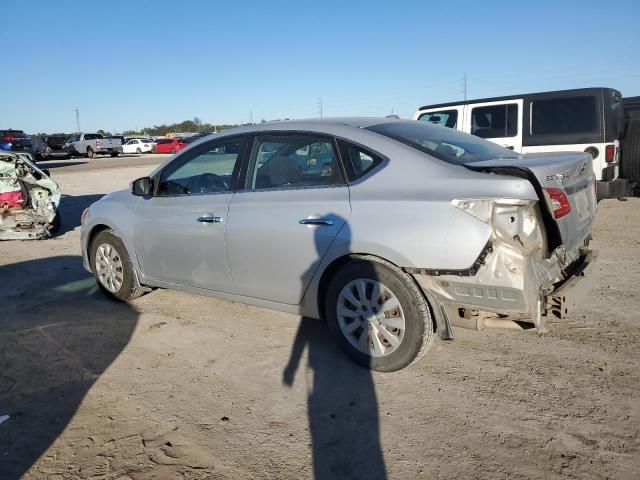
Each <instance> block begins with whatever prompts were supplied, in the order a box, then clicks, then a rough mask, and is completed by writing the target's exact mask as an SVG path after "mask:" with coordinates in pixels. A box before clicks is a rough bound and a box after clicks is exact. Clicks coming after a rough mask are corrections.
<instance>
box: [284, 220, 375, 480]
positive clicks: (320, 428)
mask: <svg viewBox="0 0 640 480" xmlns="http://www.w3.org/2000/svg"><path fill="white" fill-rule="evenodd" d="M325 217H327V218H332V219H333V220H334V223H337V224H341V223H343V222H344V225H343V226H342V228H341V230H340V232H339V234H338V236H339V237H340V241H342V242H346V243H347V244H348V243H350V237H351V236H350V228H349V224H348V222H346V221H345V220H344V219H342V218H340V216H338V215H335V214H329V215H326V216H325ZM322 228H323V227H317V228H316V231H315V232H316V235H315V244H316V249H317V251H318V260H317V261H316V262H314V264H313V265H311V266H310V267H309V271H308V272H306V273H305V275H303V277H302V278H308V277H309V275H308V274H309V273H311V275H313V274H314V273H315V272H316V270H317V267H318V265H319V263H320V261H321V260H322V257H323V256H324V251H323V250H321V245H322V244H323V243H324V244H326V241H325V242H323V240H322V235H324V234H325V231H324V230H322ZM334 241H335V240H334ZM347 248H348V245H347ZM364 273H366V277H367V278H371V279H373V280H375V278H376V276H375V275H376V274H375V271H374V269H373V268H366V272H364ZM302 288H303V289H306V285H305V284H304V282H303V285H302ZM329 321H330V320H329ZM363 326H364V327H365V328H367V326H366V325H365V324H364V323H363ZM334 337H335V336H332V335H331V334H330V332H329V330H328V329H327V325H326V323H325V322H322V321H320V320H317V319H312V318H308V317H303V318H302V319H301V321H300V325H299V327H298V331H297V333H296V337H295V340H294V343H293V347H292V349H291V354H290V358H289V362H288V363H287V365H286V367H285V369H284V371H283V383H284V385H286V386H292V385H293V383H294V381H295V376H296V372H297V370H298V369H299V366H300V361H301V359H302V355H303V352H304V351H305V349H306V350H307V368H308V369H309V370H310V371H311V375H312V376H313V387H312V389H311V391H310V392H309V395H308V399H307V416H308V422H309V432H310V435H311V446H312V456H313V472H314V476H313V478H314V479H315V480H329V479H336V478H345V479H346V478H350V479H356V478H358V479H360V478H361V479H368V480H383V479H386V478H387V474H386V467H385V464H384V455H383V452H382V446H381V441H380V420H379V408H378V400H377V397H376V391H375V385H374V383H373V378H372V372H371V370H370V368H367V367H366V366H365V367H364V368H363V367H362V366H359V365H357V364H355V363H354V362H352V361H351V360H350V359H349V358H347V356H346V355H345V354H344V353H343V352H341V351H340V349H339V348H338V346H337V342H336V338H334Z"/></svg>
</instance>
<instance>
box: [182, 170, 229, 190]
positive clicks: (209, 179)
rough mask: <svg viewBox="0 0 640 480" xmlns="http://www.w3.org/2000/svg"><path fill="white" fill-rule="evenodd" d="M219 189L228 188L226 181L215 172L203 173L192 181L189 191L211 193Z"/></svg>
mask: <svg viewBox="0 0 640 480" xmlns="http://www.w3.org/2000/svg"><path fill="white" fill-rule="evenodd" d="M220 190H229V185H227V182H225V181H224V179H223V178H222V177H220V176H219V175H216V174H215V173H203V174H202V175H199V176H198V177H197V178H196V180H195V182H193V189H192V190H191V193H211V192H217V191H220Z"/></svg>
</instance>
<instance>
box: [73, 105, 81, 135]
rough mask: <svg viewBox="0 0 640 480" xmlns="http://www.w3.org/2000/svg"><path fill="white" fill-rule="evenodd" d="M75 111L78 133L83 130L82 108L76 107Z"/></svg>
mask: <svg viewBox="0 0 640 480" xmlns="http://www.w3.org/2000/svg"><path fill="white" fill-rule="evenodd" d="M75 112H76V129H77V130H78V133H80V132H81V131H82V130H80V110H78V109H77V108H76V109H75Z"/></svg>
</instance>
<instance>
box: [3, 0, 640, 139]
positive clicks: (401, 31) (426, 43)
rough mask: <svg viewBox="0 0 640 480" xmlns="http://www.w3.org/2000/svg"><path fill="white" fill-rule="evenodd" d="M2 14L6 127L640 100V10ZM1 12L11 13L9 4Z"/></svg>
mask: <svg viewBox="0 0 640 480" xmlns="http://www.w3.org/2000/svg"><path fill="white" fill-rule="evenodd" d="M14 4H15V5H14V7H12V8H3V9H2V10H3V11H2V15H1V18H0V22H1V24H0V44H1V45H2V47H3V48H2V50H3V52H4V53H3V55H2V57H3V62H2V67H1V70H0V71H1V72H2V73H1V75H0V128H7V127H11V128H20V129H24V130H26V131H28V132H32V133H33V132H55V131H67V132H68V131H73V130H75V116H74V109H75V108H78V109H79V110H80V116H81V125H82V129H83V130H84V131H91V130H97V129H99V128H102V129H105V130H110V131H112V132H113V131H121V130H123V129H129V128H136V127H139V128H141V127H144V126H150V125H153V124H161V123H172V122H177V121H182V120H186V119H190V118H193V117H196V116H197V117H200V118H201V119H202V120H204V121H207V122H212V123H226V122H230V123H238V122H240V121H243V122H247V121H248V120H249V118H250V115H251V112H253V119H254V120H255V121H259V120H260V119H262V118H265V119H274V118H281V117H291V118H302V117H313V116H317V115H318V112H317V103H318V98H319V97H322V99H323V105H324V113H325V115H329V116H341V115H354V114H355V115H387V114H389V113H390V112H391V110H392V109H393V111H394V112H395V113H397V114H399V115H400V116H402V117H409V116H410V115H411V114H412V113H413V111H414V110H415V109H416V107H417V106H419V105H421V104H426V103H436V102H441V101H450V100H458V99H461V98H462V77H463V75H464V73H465V72H466V73H467V77H468V81H469V96H470V98H474V97H486V96H495V95H507V94H514V93H524V92H530V91H543V90H554V89H564V88H574V87H588V86H610V87H614V88H617V89H619V90H620V91H621V92H622V94H623V96H631V95H640V27H639V26H638V22H639V20H640V1H638V0H630V1H617V2H612V1H604V0H601V1H590V0H582V1H575V2H568V1H566V2H565V1H557V0H556V1H547V0H539V1H535V2H534V1H528V2H517V1H516V2H514V1H513V0H511V1H505V2H498V1H495V2H491V1H477V0H476V1H450V2H447V1H443V2H436V1H427V0H418V1H405V2H403V1H386V2H375V1H371V0H369V1H363V2H350V1H348V0H341V1H333V0H322V1H316V2H307V1H303V0H298V1H289V2H284V1H277V0H267V1H256V2H248V1H240V0H236V1H224V2H216V1H188V0H186V1H175V0H173V1H167V2H165V1H160V0H156V1H137V0H129V1H127V2H124V1H119V0H113V1H109V2H99V3H98V2H93V1H87V0H75V1H63V0H57V1H49V0H43V1H27V0H25V1H21V2H18V3H15V2H14ZM5 7H6V6H5Z"/></svg>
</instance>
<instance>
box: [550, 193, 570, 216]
mask: <svg viewBox="0 0 640 480" xmlns="http://www.w3.org/2000/svg"><path fill="white" fill-rule="evenodd" d="M544 191H545V192H546V193H547V195H548V197H549V204H550V205H551V210H552V211H553V216H554V218H561V217H564V216H565V215H566V214H567V213H569V212H570V211H571V205H570V204H569V198H568V197H567V194H566V193H565V192H564V190H563V189H562V188H553V187H547V188H545V189H544Z"/></svg>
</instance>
